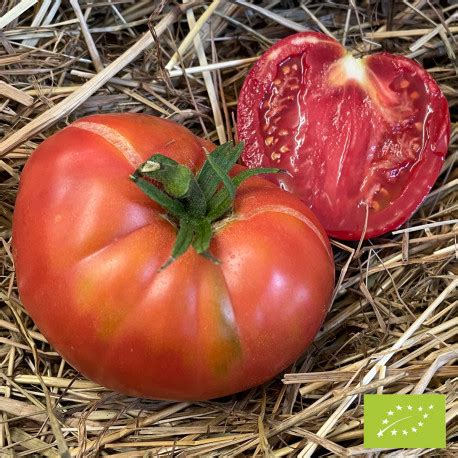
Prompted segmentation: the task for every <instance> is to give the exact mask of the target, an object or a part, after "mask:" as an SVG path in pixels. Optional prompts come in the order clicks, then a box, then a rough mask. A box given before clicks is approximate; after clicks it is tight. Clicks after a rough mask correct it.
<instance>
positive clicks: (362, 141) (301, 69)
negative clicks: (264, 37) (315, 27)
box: [237, 32, 450, 240]
mask: <svg viewBox="0 0 458 458" xmlns="http://www.w3.org/2000/svg"><path fill="white" fill-rule="evenodd" d="M237 131H238V138H239V140H241V141H244V142H245V151H244V153H243V155H242V159H243V162H244V163H245V164H246V165H247V166H248V167H259V166H264V167H272V166H277V167H281V168H284V169H286V170H288V172H290V176H289V177H286V178H285V177H284V176H281V177H280V176H278V177H273V178H272V179H273V181H274V182H276V183H278V184H279V185H281V186H282V188H283V189H286V190H288V191H290V192H293V193H294V194H296V195H297V196H298V197H299V198H301V199H302V200H303V201H304V202H305V203H306V205H307V206H308V207H309V208H310V209H311V210H312V211H313V212H314V213H315V214H316V215H317V216H318V218H319V220H320V221H321V223H322V224H323V226H324V227H325V229H326V231H327V233H328V235H330V236H333V237H337V238H341V239H346V240H359V239H360V238H361V237H362V236H364V238H366V239H367V238H371V237H375V236H378V235H381V234H383V233H386V232H388V231H390V230H393V229H395V228H397V227H399V226H400V225H401V224H403V223H404V222H405V221H406V220H407V219H408V218H409V217H410V216H411V215H412V214H413V213H414V212H415V210H416V209H417V208H418V206H419V205H420V204H421V202H422V201H423V199H424V197H425V196H426V194H427V193H428V192H429V190H430V189H431V187H432V185H433V184H434V182H435V180H436V179H437V177H438V175H439V172H440V170H441V166H442V164H443V161H444V157H445V155H446V153H447V148H448V143H449V139H450V116H449V111H448V105H447V101H446V99H445V97H444V95H443V94H442V92H441V90H440V88H439V86H438V85H437V83H436V82H435V81H434V79H433V78H432V77H431V76H430V75H429V74H428V73H427V72H426V71H425V70H424V69H423V68H422V67H421V66H420V65H418V64H417V63H416V62H414V61H412V60H410V59H407V58H405V57H403V56H395V55H392V54H389V53H378V54H372V55H369V56H366V57H363V58H362V59H360V60H356V59H354V58H352V57H351V55H350V54H349V53H347V51H346V50H345V48H343V47H342V46H341V45H340V43H338V42H337V41H335V40H333V39H331V38H329V37H327V36H326V35H323V34H321V33H314V32H305V33H299V34H295V35H291V36H289V37H287V38H285V39H283V40H280V41H279V42H278V43H276V44H275V45H274V46H272V47H271V48H270V49H269V50H267V51H266V52H265V53H264V54H263V55H262V56H261V57H260V59H259V60H258V61H257V62H256V64H255V65H254V66H253V68H252V69H251V71H250V72H249V74H248V76H247V78H246V79H245V82H244V84H243V87H242V89H241V91H240V96H239V103H238V120H237ZM366 213H367V226H366V224H365V220H366Z"/></svg>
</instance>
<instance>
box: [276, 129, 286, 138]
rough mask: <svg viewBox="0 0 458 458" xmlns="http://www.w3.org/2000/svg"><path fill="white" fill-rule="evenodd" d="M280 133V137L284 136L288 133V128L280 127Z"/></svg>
mask: <svg viewBox="0 0 458 458" xmlns="http://www.w3.org/2000/svg"><path fill="white" fill-rule="evenodd" d="M278 135H280V137H284V136H286V135H288V131H287V130H286V129H280V130H279V131H278Z"/></svg>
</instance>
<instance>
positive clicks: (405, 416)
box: [364, 394, 445, 448]
mask: <svg viewBox="0 0 458 458" xmlns="http://www.w3.org/2000/svg"><path fill="white" fill-rule="evenodd" d="M364 447H365V448H445V395H442V394H366V395H364Z"/></svg>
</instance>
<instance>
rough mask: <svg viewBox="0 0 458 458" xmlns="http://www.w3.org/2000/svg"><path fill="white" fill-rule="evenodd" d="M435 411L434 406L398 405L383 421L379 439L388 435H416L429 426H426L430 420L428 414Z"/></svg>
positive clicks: (387, 413)
mask: <svg viewBox="0 0 458 458" xmlns="http://www.w3.org/2000/svg"><path fill="white" fill-rule="evenodd" d="M433 409H434V405H433V404H430V405H429V406H419V407H412V406H411V405H410V404H407V405H404V406H403V405H400V404H399V403H398V404H397V405H396V406H394V407H393V408H391V409H390V410H388V411H387V412H386V417H385V418H384V419H383V420H382V421H381V428H380V430H379V431H378V433H377V437H378V438H382V437H384V435H386V434H391V436H397V435H398V434H402V435H403V436H408V435H409V434H416V433H417V432H420V431H421V430H422V428H424V427H426V426H427V425H426V426H425V424H426V423H427V421H428V418H429V413H428V412H429V411H432V410H433Z"/></svg>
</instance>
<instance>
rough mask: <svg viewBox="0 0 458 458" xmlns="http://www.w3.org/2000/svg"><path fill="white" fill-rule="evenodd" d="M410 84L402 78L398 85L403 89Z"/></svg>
mask: <svg viewBox="0 0 458 458" xmlns="http://www.w3.org/2000/svg"><path fill="white" fill-rule="evenodd" d="M409 86H410V83H409V82H408V81H407V80H402V81H401V83H400V84H399V87H400V88H401V89H405V88H407V87H409Z"/></svg>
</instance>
